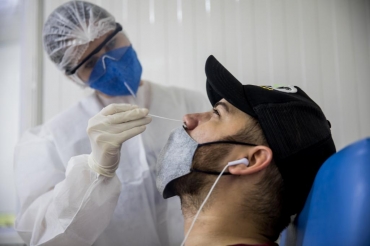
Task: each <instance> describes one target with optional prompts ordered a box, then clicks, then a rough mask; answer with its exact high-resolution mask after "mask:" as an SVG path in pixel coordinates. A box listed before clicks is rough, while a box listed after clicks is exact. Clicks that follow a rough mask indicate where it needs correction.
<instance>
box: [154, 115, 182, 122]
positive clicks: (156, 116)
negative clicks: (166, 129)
mask: <svg viewBox="0 0 370 246" xmlns="http://www.w3.org/2000/svg"><path fill="white" fill-rule="evenodd" d="M148 115H149V116H151V117H154V118H159V119H164V120H172V121H179V122H183V121H182V120H175V119H170V118H166V117H162V116H158V115H154V114H148Z"/></svg>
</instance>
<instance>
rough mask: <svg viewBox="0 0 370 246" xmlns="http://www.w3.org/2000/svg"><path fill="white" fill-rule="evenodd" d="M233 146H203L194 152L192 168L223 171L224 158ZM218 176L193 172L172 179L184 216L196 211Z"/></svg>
mask: <svg viewBox="0 0 370 246" xmlns="http://www.w3.org/2000/svg"><path fill="white" fill-rule="evenodd" d="M232 148H233V146H232V145H230V144H215V145H208V146H202V147H200V148H199V149H198V150H197V151H196V152H195V154H194V158H193V163H192V168H195V169H199V170H202V171H213V172H221V171H222V168H224V167H225V165H226V164H227V163H223V160H224V158H225V156H227V155H228V152H229V151H230V150H231V149H232ZM223 164H225V165H223ZM216 178H217V176H214V175H207V174H204V173H198V172H191V173H189V174H187V175H185V176H183V177H180V178H178V179H176V180H174V181H172V184H171V185H172V189H173V191H174V192H175V193H176V195H178V196H179V197H180V199H181V207H182V209H183V214H184V216H189V215H190V216H192V215H194V214H195V213H196V211H197V210H198V209H199V207H200V205H201V204H202V202H203V200H204V198H205V197H206V195H207V193H208V191H209V189H210V188H211V186H212V184H213V183H214V181H215V180H216ZM211 203H212V199H210V200H209V201H208V202H207V206H209V205H210V204H211Z"/></svg>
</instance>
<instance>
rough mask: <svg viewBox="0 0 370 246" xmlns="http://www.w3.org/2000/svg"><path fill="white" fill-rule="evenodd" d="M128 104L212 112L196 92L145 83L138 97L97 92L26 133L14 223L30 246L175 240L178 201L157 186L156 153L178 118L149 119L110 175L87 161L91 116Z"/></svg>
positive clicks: (179, 229)
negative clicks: (110, 106)
mask: <svg viewBox="0 0 370 246" xmlns="http://www.w3.org/2000/svg"><path fill="white" fill-rule="evenodd" d="M113 102H114V103H130V104H136V105H139V106H140V107H145V108H148V109H149V113H150V114H154V115H159V116H164V117H169V118H173V119H180V120H181V119H182V116H183V115H184V114H186V113H193V112H202V111H207V110H210V107H211V105H210V104H209V102H208V100H206V98H205V97H203V96H202V95H201V94H199V93H196V92H193V91H188V90H183V89H179V88H175V87H164V86H160V85H157V84H153V83H150V82H144V84H143V85H142V86H141V87H140V88H139V91H138V95H137V98H136V99H134V98H133V97H131V96H128V97H116V98H112V99H106V98H103V97H101V96H99V95H97V94H96V93H94V94H92V95H91V96H89V97H87V98H85V99H83V100H81V101H80V102H79V103H77V104H76V105H75V106H73V107H71V108H70V109H68V110H66V111H65V112H63V113H61V114H59V115H57V116H56V117H54V118H53V119H51V120H50V121H48V122H47V123H45V124H44V125H42V126H39V127H36V128H33V129H31V130H29V131H27V132H26V133H25V134H24V135H23V137H22V139H21V140H20V142H19V144H18V145H17V147H16V151H15V174H16V185H17V190H18V195H19V198H20V205H21V210H20V213H19V214H18V216H17V220H16V225H15V228H16V230H17V231H18V232H19V234H20V235H21V237H22V238H23V239H24V240H25V242H26V243H27V244H29V245H53V246H57V245H70V246H72V245H92V244H93V245H104V246H105V245H130V246H132V245H138V246H146V245H151V246H152V245H179V244H180V243H181V241H182V239H183V218H182V215H181V207H180V202H179V199H178V198H177V197H176V198H172V199H168V200H164V199H163V198H162V197H161V195H160V194H159V192H158V191H157V189H156V185H155V171H154V170H155V163H156V156H157V154H158V153H159V151H160V149H161V148H162V146H164V144H165V142H166V141H167V138H168V136H169V133H170V131H171V130H172V129H174V128H175V127H178V126H179V124H181V123H180V122H170V121H166V120H162V119H157V118H153V121H152V122H151V123H150V124H149V125H148V126H147V130H146V131H145V132H144V133H143V134H141V135H138V136H136V137H134V138H132V139H130V140H128V141H126V142H124V143H123V145H122V149H121V160H120V164H119V168H118V169H117V171H116V175H115V176H114V177H113V178H107V177H104V176H101V175H100V176H99V175H97V174H96V173H94V172H93V171H91V170H90V169H89V167H88V165H87V157H88V154H90V152H91V147H90V142H89V139H88V136H87V134H86V128H87V123H88V120H89V119H90V118H91V117H93V116H94V115H95V114H97V113H98V112H99V111H100V110H101V109H102V108H103V107H104V106H106V105H108V104H110V103H113Z"/></svg>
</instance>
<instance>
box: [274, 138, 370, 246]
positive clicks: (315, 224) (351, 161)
mask: <svg viewBox="0 0 370 246" xmlns="http://www.w3.org/2000/svg"><path fill="white" fill-rule="evenodd" d="M291 226H293V227H295V228H294V229H292V228H288V229H287V230H285V231H284V232H283V234H282V237H281V240H280V243H281V245H283V246H291V245H294V246H312V245H315V246H320V245H325V246H327V245H336V246H340V245H357V246H360V245H370V138H366V139H363V140H361V141H358V142H356V143H354V144H351V145H349V146H347V147H346V148H344V149H342V150H341V151H339V152H338V153H336V154H334V155H333V156H331V157H330V158H329V159H328V160H327V161H326V162H325V163H324V164H323V165H322V167H321V168H320V170H319V172H318V174H317V175H316V178H315V182H314V184H313V186H312V189H311V192H310V194H309V196H308V198H307V200H306V203H305V206H304V208H303V210H302V212H301V213H300V214H299V215H298V216H297V217H296V219H295V220H294V222H293V223H292V225H291ZM294 233H295V234H296V235H291V234H294ZM292 238H294V239H293V241H292Z"/></svg>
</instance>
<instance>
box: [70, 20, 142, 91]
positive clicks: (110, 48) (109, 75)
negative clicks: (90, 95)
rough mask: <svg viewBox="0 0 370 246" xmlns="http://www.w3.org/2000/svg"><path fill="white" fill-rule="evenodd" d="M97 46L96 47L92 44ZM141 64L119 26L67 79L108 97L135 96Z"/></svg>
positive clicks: (71, 70)
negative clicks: (69, 78)
mask: <svg viewBox="0 0 370 246" xmlns="http://www.w3.org/2000/svg"><path fill="white" fill-rule="evenodd" d="M91 45H94V44H91ZM141 73H142V67H141V64H140V62H139V60H138V58H137V55H136V52H135V51H134V50H133V48H132V46H131V43H130V41H129V40H128V38H127V37H126V35H125V34H124V33H123V32H122V27H121V25H120V24H118V23H117V24H116V29H115V30H114V31H113V32H111V33H109V34H107V35H106V37H105V39H104V40H103V41H102V42H101V43H100V44H98V45H97V46H96V47H95V48H94V49H93V50H92V51H91V52H90V53H89V54H87V55H86V56H85V57H82V60H81V61H80V62H79V63H78V64H77V65H76V66H75V67H74V68H72V69H67V70H66V75H68V76H71V77H72V78H73V80H74V81H76V82H77V83H78V84H80V85H82V86H90V87H91V88H93V89H96V90H99V91H101V92H103V93H104V94H106V95H109V96H120V95H132V94H136V92H137V89H138V87H139V84H140V79H141Z"/></svg>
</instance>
